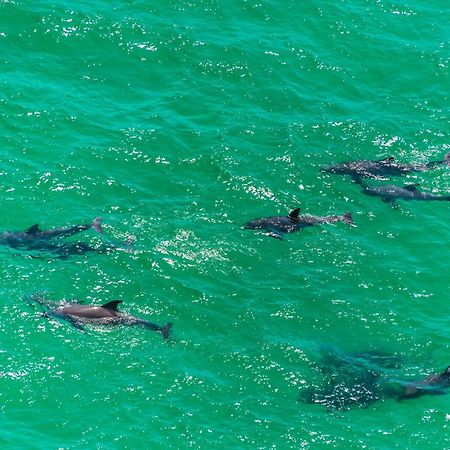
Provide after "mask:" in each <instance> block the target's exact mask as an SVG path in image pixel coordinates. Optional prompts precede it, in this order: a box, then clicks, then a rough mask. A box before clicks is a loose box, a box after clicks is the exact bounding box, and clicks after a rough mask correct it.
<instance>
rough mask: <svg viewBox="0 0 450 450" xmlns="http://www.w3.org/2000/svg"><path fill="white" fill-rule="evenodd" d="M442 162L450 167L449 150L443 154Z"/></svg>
mask: <svg viewBox="0 0 450 450" xmlns="http://www.w3.org/2000/svg"><path fill="white" fill-rule="evenodd" d="M443 162H444V164H445V165H446V166H448V167H450V152H448V153H447V154H446V155H445V156H444V161H443Z"/></svg>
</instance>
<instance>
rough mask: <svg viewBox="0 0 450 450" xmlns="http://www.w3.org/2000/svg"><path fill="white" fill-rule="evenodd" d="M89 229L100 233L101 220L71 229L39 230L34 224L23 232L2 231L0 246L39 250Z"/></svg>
mask: <svg viewBox="0 0 450 450" xmlns="http://www.w3.org/2000/svg"><path fill="white" fill-rule="evenodd" d="M90 228H92V229H94V230H95V231H97V232H98V233H102V228H101V218H100V217H96V218H95V219H94V220H93V221H92V223H90V224H89V225H75V226H72V227H63V228H53V229H50V230H41V229H40V228H39V225H37V224H36V225H33V226H32V227H30V228H28V230H25V231H3V232H1V233H0V244H3V245H8V246H9V247H13V248H21V247H22V248H27V249H34V248H41V247H42V244H43V243H47V242H49V241H53V240H55V239H59V238H64V237H68V236H73V235H74V234H77V233H81V232H82V231H85V230H89V229H90Z"/></svg>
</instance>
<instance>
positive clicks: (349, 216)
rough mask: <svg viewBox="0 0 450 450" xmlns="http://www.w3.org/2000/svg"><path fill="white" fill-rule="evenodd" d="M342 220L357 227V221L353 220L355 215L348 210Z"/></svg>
mask: <svg viewBox="0 0 450 450" xmlns="http://www.w3.org/2000/svg"><path fill="white" fill-rule="evenodd" d="M342 220H343V221H344V222H345V223H346V224H348V225H350V226H351V227H356V224H355V222H353V216H352V213H351V212H346V213H345V214H343V215H342Z"/></svg>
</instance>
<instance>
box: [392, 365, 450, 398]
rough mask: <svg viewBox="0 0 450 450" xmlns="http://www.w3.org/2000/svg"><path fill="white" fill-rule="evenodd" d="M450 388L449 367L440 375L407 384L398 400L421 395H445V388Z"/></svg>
mask: <svg viewBox="0 0 450 450" xmlns="http://www.w3.org/2000/svg"><path fill="white" fill-rule="evenodd" d="M448 387H450V366H448V367H447V368H446V369H445V370H444V371H443V372H442V373H436V374H433V375H430V376H428V377H426V378H425V379H424V380H421V381H417V382H415V383H408V384H407V385H406V386H405V391H404V392H403V394H402V395H400V397H399V400H404V399H407V398H417V397H421V396H422V395H426V394H431V395H440V394H445V390H444V389H445V388H448Z"/></svg>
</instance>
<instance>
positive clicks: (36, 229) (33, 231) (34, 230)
mask: <svg viewBox="0 0 450 450" xmlns="http://www.w3.org/2000/svg"><path fill="white" fill-rule="evenodd" d="M40 231H41V230H40V229H39V224H36V225H33V226H32V227H30V228H28V230H27V231H26V233H27V234H37V233H39V232H40Z"/></svg>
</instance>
